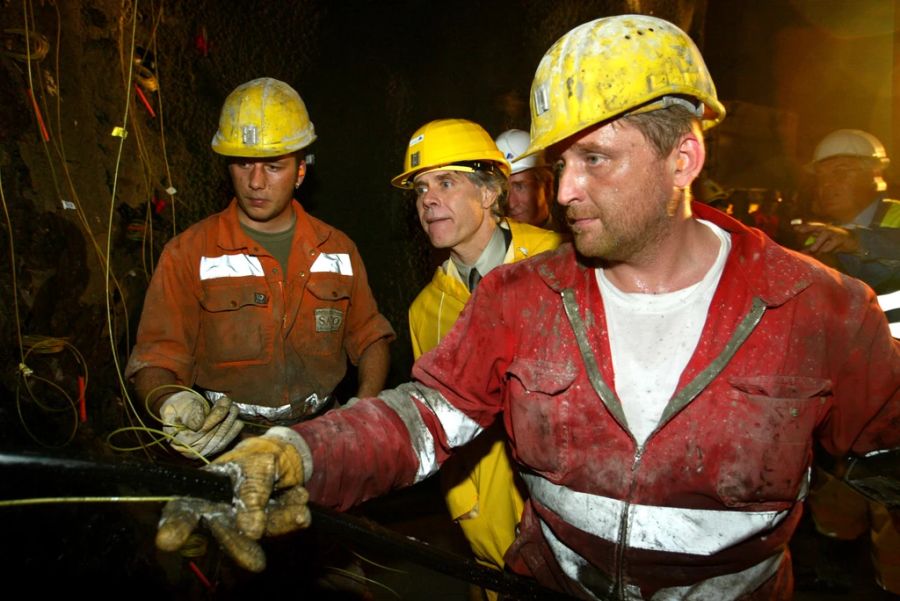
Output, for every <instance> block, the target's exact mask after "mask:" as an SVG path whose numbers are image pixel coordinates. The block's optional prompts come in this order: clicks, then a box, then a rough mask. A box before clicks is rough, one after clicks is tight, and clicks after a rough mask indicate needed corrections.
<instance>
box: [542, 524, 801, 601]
mask: <svg viewBox="0 0 900 601" xmlns="http://www.w3.org/2000/svg"><path fill="white" fill-rule="evenodd" d="M541 532H542V533H543V534H544V539H545V540H546V541H547V544H548V545H549V547H550V550H551V551H552V552H553V555H554V557H556V561H557V562H558V563H559V567H560V568H561V569H562V571H563V572H565V574H566V575H567V576H568V577H569V578H571V579H572V580H573V581H575V582H577V583H578V584H579V585H580V586H581V588H582V590H584V592H585V593H587V594H588V595H590V596H591V597H592V598H594V599H601V598H602V599H609V598H611V597H613V596H614V594H615V591H614V590H613V588H614V586H615V584H614V583H613V581H612V579H611V578H610V577H609V576H608V575H606V574H603V573H602V572H601V571H600V570H599V568H597V567H596V566H593V565H591V564H590V563H588V561H587V560H586V559H585V558H583V557H582V556H581V555H579V554H578V553H576V552H575V551H573V550H572V549H571V548H570V547H569V546H568V545H566V544H565V543H563V542H562V541H561V540H559V539H558V538H557V537H556V535H555V534H554V533H553V530H552V529H551V528H550V527H549V526H548V525H547V524H546V523H544V522H543V521H541ZM782 559H784V553H783V552H781V553H776V554H775V555H773V556H771V557H767V558H766V559H764V560H763V561H761V562H759V563H758V564H756V565H755V566H751V567H749V568H747V569H746V570H742V571H740V572H735V573H734V574H724V575H722V576H715V577H713V578H708V579H706V580H702V581H700V582H698V583H696V584H692V585H690V586H672V587H667V588H663V589H659V590H658V591H656V593H654V595H653V597H651V598H650V601H707V600H709V601H713V600H714V601H735V600H737V599H741V598H743V597H745V596H746V595H748V594H749V593H751V592H753V591H755V590H756V589H758V588H759V587H760V585H762V584H763V583H764V582H765V581H766V580H768V579H769V578H771V577H772V576H773V575H774V574H775V572H777V571H778V567H779V566H780V565H781V561H782ZM582 577H583V579H579V578H582ZM585 583H589V584H590V585H591V586H592V590H588V589H587V588H586V587H585ZM624 593H625V595H624V600H625V601H643V599H644V597H643V596H642V595H641V590H640V588H639V587H637V586H635V585H634V584H628V583H626V584H625V586H624Z"/></svg>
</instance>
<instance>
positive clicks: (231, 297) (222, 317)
mask: <svg viewBox="0 0 900 601" xmlns="http://www.w3.org/2000/svg"><path fill="white" fill-rule="evenodd" d="M271 302H272V301H271V299H270V298H269V291H268V288H267V287H266V286H265V284H264V282H262V281H261V282H260V283H251V284H237V285H235V284H231V283H229V284H228V285H222V284H221V283H218V284H216V285H210V284H204V285H203V294H202V297H201V299H200V306H201V315H200V343H201V344H202V345H203V348H201V349H198V352H199V353H202V354H203V355H204V356H205V358H206V360H207V361H208V362H210V363H219V364H221V363H237V362H240V363H244V364H253V365H255V364H262V363H267V362H268V361H269V360H270V359H271V354H272V336H273V328H274V323H273V322H272V316H271Z"/></svg>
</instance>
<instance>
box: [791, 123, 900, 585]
mask: <svg viewBox="0 0 900 601" xmlns="http://www.w3.org/2000/svg"><path fill="white" fill-rule="evenodd" d="M888 164H889V159H888V156H887V154H886V152H885V150H884V146H883V145H882V144H881V142H880V141H879V140H878V138H876V137H875V136H873V135H872V134H870V133H868V132H865V131H862V130H858V129H838V130H835V131H833V132H831V133H829V134H828V135H827V136H825V137H824V138H823V139H822V140H821V141H820V142H819V144H818V145H817V146H816V149H815V151H814V152H813V161H812V163H811V165H810V167H811V170H812V175H813V178H814V180H813V196H812V206H811V208H812V211H813V214H814V216H813V219H820V220H822V222H819V223H813V224H809V223H804V224H801V225H797V226H795V229H797V231H798V232H799V233H800V234H801V235H802V236H803V237H804V238H805V239H806V242H807V243H806V245H805V247H804V252H806V253H808V254H810V255H812V256H814V257H816V258H818V259H820V260H823V261H824V262H826V263H827V264H830V265H833V266H834V267H835V268H837V269H839V270H840V271H843V272H844V273H846V274H848V275H851V276H853V277H857V278H860V279H862V280H863V281H865V282H866V283H868V284H869V285H871V286H873V287H874V288H876V289H877V291H878V292H879V293H890V292H894V291H896V290H897V289H900V202H898V201H896V200H891V199H889V198H886V195H885V191H886V189H887V184H886V182H885V180H884V177H883V175H884V170H885V169H886V168H887V166H888ZM882 307H883V308H884V306H883V305H882ZM889 321H900V319H897V318H896V317H894V318H893V319H889ZM895 336H896V335H895ZM847 468H848V465H847V463H846V462H845V461H834V460H828V459H827V458H826V460H825V461H824V462H823V465H821V466H817V468H816V471H815V477H814V479H813V486H812V488H811V489H810V494H809V502H808V506H809V509H810V516H811V518H812V522H813V524H814V525H815V527H816V530H817V531H818V532H819V533H820V534H822V535H824V536H826V537H828V538H829V539H832V540H833V541H852V540H856V539H859V538H860V537H862V536H864V535H868V536H869V539H870V542H871V557H872V566H873V569H874V572H875V577H876V581H877V582H878V584H879V585H880V586H881V587H882V588H884V589H885V590H888V591H890V592H892V593H897V594H900V533H898V532H897V529H896V527H895V526H894V524H893V521H892V520H891V516H890V513H889V511H888V509H887V507H885V506H884V505H883V504H881V503H878V502H875V501H870V500H868V499H866V498H865V497H863V496H862V495H861V494H860V493H859V492H857V491H855V490H854V489H852V488H851V487H849V486H848V485H847V484H845V483H844V482H843V481H842V480H841V478H842V476H843V475H844V474H845V473H846V471H847ZM820 549H821V552H822V554H823V557H824V561H828V562H830V563H831V564H833V565H834V566H835V568H836V569H837V570H840V569H841V566H843V565H844V558H843V555H844V554H845V552H846V549H845V548H843V546H842V544H841V543H840V542H834V543H831V544H820ZM832 571H833V570H832ZM826 578H827V577H826Z"/></svg>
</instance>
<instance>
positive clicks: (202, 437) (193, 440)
mask: <svg viewBox="0 0 900 601" xmlns="http://www.w3.org/2000/svg"><path fill="white" fill-rule="evenodd" d="M159 416H160V418H162V422H163V432H165V433H166V434H168V435H169V436H171V437H172V440H171V442H170V444H171V445H172V448H173V449H175V450H176V451H178V452H179V453H181V454H182V455H184V456H185V457H187V458H188V459H196V458H197V455H201V456H203V457H208V456H211V455H215V454H216V453H218V452H220V451H221V450H222V449H224V448H225V447H227V446H228V444H229V443H231V441H232V440H234V439H235V437H237V435H238V434H239V433H240V431H241V428H243V427H244V422H242V421H241V420H239V419H238V408H237V407H236V406H235V405H234V404H233V403H232V402H231V399H230V398H228V397H227V396H224V395H223V396H222V397H220V398H219V399H218V400H217V401H216V403H215V405H213V407H212V410H210V411H209V412H208V413H207V403H206V400H205V399H204V398H203V397H201V396H200V395H199V394H198V393H196V392H194V391H191V390H182V391H179V392H176V393H175V394H173V395H172V396H170V397H169V398H167V399H166V400H165V401H163V404H162V406H161V407H160V410H159Z"/></svg>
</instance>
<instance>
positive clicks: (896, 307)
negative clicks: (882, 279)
mask: <svg viewBox="0 0 900 601" xmlns="http://www.w3.org/2000/svg"><path fill="white" fill-rule="evenodd" d="M878 304H879V305H881V310H882V311H884V312H885V314H887V318H888V327H890V329H891V336H893V337H894V338H900V316H898V315H897V313H900V290H897V291H896V292H889V293H887V294H880V295H878Z"/></svg>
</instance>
